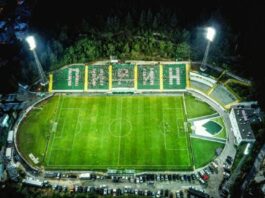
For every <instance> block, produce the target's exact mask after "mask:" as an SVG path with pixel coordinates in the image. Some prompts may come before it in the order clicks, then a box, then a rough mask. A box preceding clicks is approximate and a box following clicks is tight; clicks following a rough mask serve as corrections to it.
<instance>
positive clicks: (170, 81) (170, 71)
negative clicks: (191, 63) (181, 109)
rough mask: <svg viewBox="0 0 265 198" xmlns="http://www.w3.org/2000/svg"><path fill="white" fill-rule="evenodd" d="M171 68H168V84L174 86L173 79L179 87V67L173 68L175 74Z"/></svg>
mask: <svg viewBox="0 0 265 198" xmlns="http://www.w3.org/2000/svg"><path fill="white" fill-rule="evenodd" d="M173 72H174V70H173V68H169V84H170V85H173V84H174V81H173V80H174V79H175V81H176V84H177V85H180V72H179V67H177V68H175V72H174V73H173Z"/></svg>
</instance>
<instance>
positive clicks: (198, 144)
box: [191, 138, 224, 168]
mask: <svg viewBox="0 0 265 198" xmlns="http://www.w3.org/2000/svg"><path fill="white" fill-rule="evenodd" d="M191 145H192V149H193V155H194V165H195V168H199V167H202V166H205V165H206V164H207V163H208V162H209V161H211V160H212V159H213V158H214V157H215V150H216V149H217V148H223V147H224V144H221V143H218V142H211V141H207V140H202V139H198V138H191Z"/></svg>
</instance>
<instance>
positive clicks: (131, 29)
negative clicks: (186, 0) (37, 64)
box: [32, 10, 236, 71]
mask: <svg viewBox="0 0 265 198" xmlns="http://www.w3.org/2000/svg"><path fill="white" fill-rule="evenodd" d="M117 13H118V12H117ZM206 25H207V24H206ZM187 27H188V26H187ZM39 32H41V31H39ZM204 33H205V31H204V29H203V27H200V28H196V27H195V28H193V29H188V28H186V27H185V26H184V25H181V24H179V22H178V18H177V15H176V14H175V13H173V12H170V11H163V10H162V11H161V12H153V11H151V10H143V11H141V12H136V13H130V12H128V13H127V14H126V15H125V16H122V15H120V16H119V15H111V16H100V17H97V18H96V19H93V20H91V19H89V18H87V19H82V20H81V21H79V22H77V23H75V24H74V25H63V26H61V25H60V26H59V25H58V26H56V27H55V28H53V29H52V30H51V29H50V30H48V31H46V30H45V34H44V33H43V34H42V33H39V35H37V36H39V37H40V39H42V42H45V45H43V46H42V47H40V48H38V51H37V52H39V54H40V60H41V63H42V64H43V66H44V69H45V70H46V71H49V70H54V69H57V68H59V67H61V66H63V65H65V64H71V63H76V62H83V63H89V62H91V61H95V60H100V59H108V58H109V57H110V56H111V55H112V56H116V57H117V58H118V59H121V60H125V59H141V60H176V59H177V60H179V61H180V60H198V61H200V60H202V58H203V53H204V50H205V47H206V42H207V41H206V39H205V36H204ZM222 34H223V35H222V36H218V35H217V37H216V40H215V42H214V43H213V44H212V46H211V48H212V49H211V52H210V53H211V55H210V56H209V61H210V62H217V63H218V62H222V63H223V62H224V61H225V62H228V64H229V61H230V60H231V58H229V57H230V56H231V55H233V53H234V54H235V53H236V52H235V51H234V50H233V48H231V46H232V44H233V42H236V40H235V39H234V37H233V38H232V36H231V35H230V36H229V31H228V28H227V33H226V32H222ZM47 35H48V36H47ZM224 35H225V36H224ZM45 40H47V41H45ZM32 64H34V63H32Z"/></svg>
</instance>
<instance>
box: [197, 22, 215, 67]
mask: <svg viewBox="0 0 265 198" xmlns="http://www.w3.org/2000/svg"><path fill="white" fill-rule="evenodd" d="M206 31H207V33H206V39H207V40H208V43H207V47H206V50H205V53H204V57H203V60H202V64H201V67H200V70H201V71H205V70H206V69H207V68H206V62H207V58H208V54H209V49H210V44H211V42H213V40H214V37H215V34H216V31H215V29H214V28H213V27H208V28H206Z"/></svg>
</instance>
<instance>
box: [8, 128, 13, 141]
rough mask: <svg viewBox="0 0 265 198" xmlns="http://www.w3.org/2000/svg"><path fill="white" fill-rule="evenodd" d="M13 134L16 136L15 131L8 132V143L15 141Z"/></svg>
mask: <svg viewBox="0 0 265 198" xmlns="http://www.w3.org/2000/svg"><path fill="white" fill-rule="evenodd" d="M13 134H14V131H9V132H8V136H7V141H8V142H12V141H13Z"/></svg>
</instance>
